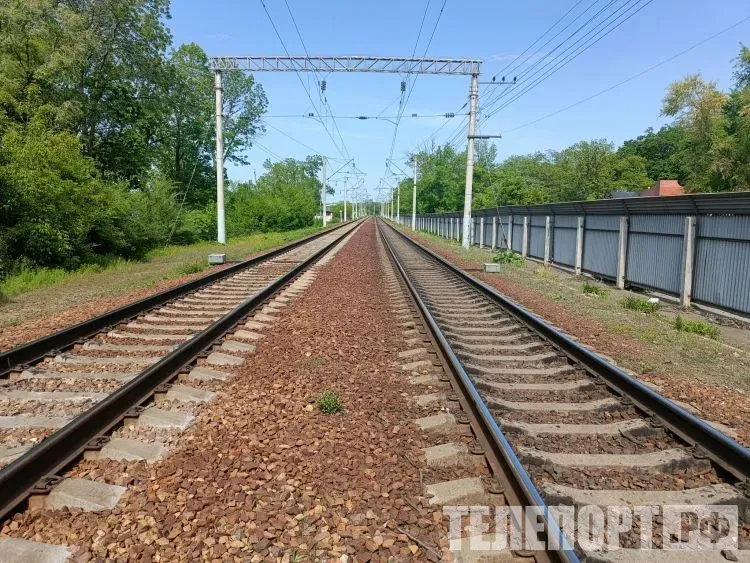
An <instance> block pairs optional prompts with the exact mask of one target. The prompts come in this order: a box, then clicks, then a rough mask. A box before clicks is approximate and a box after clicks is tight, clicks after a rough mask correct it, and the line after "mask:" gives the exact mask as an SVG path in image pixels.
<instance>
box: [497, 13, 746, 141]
mask: <svg viewBox="0 0 750 563" xmlns="http://www.w3.org/2000/svg"><path fill="white" fill-rule="evenodd" d="M747 21H750V16H747V17H746V18H742V19H741V20H740V21H738V22H735V23H733V24H732V25H730V26H729V27H726V28H724V29H722V30H721V31H717V32H716V33H714V34H713V35H710V36H709V37H706V38H705V39H702V40H700V41H698V42H697V43H693V44H692V45H690V46H689V47H687V48H686V49H683V50H682V51H680V52H679V53H675V54H674V55H671V56H669V57H667V58H666V59H663V60H661V61H659V62H658V63H656V64H653V65H651V66H650V67H648V68H645V69H643V70H642V71H640V72H638V73H636V74H633V75H631V76H629V77H628V78H626V79H625V80H621V81H620V82H618V83H616V84H613V85H612V86H609V87H607V88H605V89H604V90H600V91H598V92H597V93H596V94H592V95H591V96H588V97H586V98H583V99H582V100H578V101H577V102H574V103H572V104H570V105H568V106H565V107H564V108H560V109H559V110H556V111H553V112H552V113H548V114H546V115H543V116H542V117H540V118H538V119H535V120H533V121H529V122H528V123H524V124H523V125H519V126H518V127H514V128H513V129H509V130H508V133H511V132H513V131H518V130H519V129H524V128H525V127H530V126H531V125H535V124H537V123H539V122H540V121H543V120H545V119H549V118H550V117H554V116H556V115H558V114H561V113H563V112H565V111H568V110H569V109H572V108H574V107H576V106H580V105H581V104H585V103H586V102H588V101H590V100H593V99H594V98H598V97H599V96H601V95H603V94H606V93H607V92H611V91H612V90H614V89H615V88H619V87H620V86H623V85H624V84H627V83H628V82H632V81H633V80H636V79H637V78H640V77H641V76H643V75H644V74H647V73H649V72H651V71H652V70H656V69H657V68H659V67H661V66H664V65H665V64H667V63H669V62H672V61H673V60H675V59H677V58H679V57H681V56H683V55H686V54H687V53H689V52H690V51H693V50H695V49H697V48H698V47H700V46H702V45H705V44H706V43H708V42H709V41H712V40H713V39H716V38H717V37H719V36H721V35H723V34H725V33H727V32H729V31H731V30H733V29H735V28H736V27H739V26H740V25H742V24H743V23H745V22H747Z"/></svg>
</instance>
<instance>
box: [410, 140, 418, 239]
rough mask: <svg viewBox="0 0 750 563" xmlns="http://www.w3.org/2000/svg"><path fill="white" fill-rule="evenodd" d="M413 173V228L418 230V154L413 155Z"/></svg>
mask: <svg viewBox="0 0 750 563" xmlns="http://www.w3.org/2000/svg"><path fill="white" fill-rule="evenodd" d="M411 160H412V165H413V173H412V185H411V230H412V231H416V230H417V156H416V155H414V156H413V157H412V159H411Z"/></svg>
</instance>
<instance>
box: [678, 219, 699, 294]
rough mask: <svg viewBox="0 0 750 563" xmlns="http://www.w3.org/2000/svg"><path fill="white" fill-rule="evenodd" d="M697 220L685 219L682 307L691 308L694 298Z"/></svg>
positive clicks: (681, 285)
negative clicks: (691, 301)
mask: <svg viewBox="0 0 750 563" xmlns="http://www.w3.org/2000/svg"><path fill="white" fill-rule="evenodd" d="M695 231H696V218H695V217H693V216H689V217H685V234H684V239H683V243H682V283H681V284H680V306H682V307H690V300H691V298H692V296H693V261H694V259H695Z"/></svg>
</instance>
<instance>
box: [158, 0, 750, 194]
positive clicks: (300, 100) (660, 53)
mask: <svg viewBox="0 0 750 563" xmlns="http://www.w3.org/2000/svg"><path fill="white" fill-rule="evenodd" d="M593 1H594V0H584V1H583V2H581V3H580V4H579V6H578V8H577V9H576V10H577V11H574V12H573V14H572V15H575V14H577V13H578V12H580V11H582V10H583V9H584V8H585V7H586V6H588V5H590V4H591V2H593ZM288 2H289V7H290V8H291V11H292V13H293V15H294V17H295V19H296V22H297V25H298V26H299V29H300V32H301V34H302V38H303V39H304V41H305V44H306V46H307V50H308V52H309V53H310V54H311V55H347V54H348V55H382V56H410V55H411V54H412V51H413V50H414V45H415V40H416V36H417V31H418V29H419V24H420V21H421V19H422V15H423V13H424V10H425V6H426V4H427V0H405V1H397V0H379V1H377V2H374V1H370V0H359V1H351V0H349V1H343V0H317V1H311V0H306V1H303V0H288ZM628 2H632V0H616V1H615V2H614V4H612V7H611V8H609V9H610V10H611V9H613V8H614V7H615V6H617V5H618V4H628ZM265 3H266V6H267V8H268V10H269V12H270V14H271V17H272V19H273V21H274V23H275V24H276V26H277V28H278V30H279V33H280V34H281V37H282V39H283V40H284V42H285V43H286V46H287V48H288V50H289V52H290V53H291V54H304V50H303V48H302V45H301V43H300V41H299V38H298V37H297V33H296V31H295V29H294V26H293V24H292V20H291V18H290V16H289V12H288V11H287V7H286V5H285V3H284V0H265ZM575 4H576V0H525V1H515V2H502V1H493V0H477V1H475V2H472V3H469V2H466V1H465V0H462V1H459V0H445V8H444V12H443V15H442V17H441V18H440V21H439V25H438V26H437V28H436V31H435V34H434V38H433V40H432V43H431V44H430V47H429V51H428V52H427V56H428V57H450V58H458V57H466V58H478V59H482V60H483V61H484V62H483V65H482V77H481V79H482V80H489V79H490V77H491V76H492V75H493V74H494V73H496V72H499V71H501V70H502V69H503V67H505V66H506V65H507V64H508V63H509V62H510V61H512V60H513V58H515V57H516V56H517V55H519V54H520V53H522V52H523V51H524V49H526V48H527V47H529V45H530V44H531V43H533V42H534V40H536V39H537V37H538V36H539V35H541V34H542V33H543V32H544V31H545V30H547V28H549V26H551V25H552V24H553V23H554V22H555V21H556V20H557V19H558V18H560V17H561V16H562V15H563V14H564V13H565V12H567V11H568V10H569V9H570V8H571V7H573V6H574V5H575ZM606 4H607V2H605V1H604V0H602V1H600V3H599V4H598V5H597V8H593V10H592V12H591V13H593V11H595V10H596V9H598V8H599V7H604V6H605V5H606ZM442 5H443V1H442V0H431V1H430V3H429V9H428V13H427V17H426V21H425V24H424V30H423V34H422V37H421V40H420V43H419V46H418V47H417V50H416V53H417V56H421V55H422V54H423V53H424V49H425V47H426V45H427V41H428V39H429V36H430V34H431V33H432V30H433V29H434V26H435V22H436V19H437V17H438V13H439V11H440V8H441V6H442ZM748 16H750V2H748V0H713V1H710V2H709V1H707V0H654V1H653V2H651V3H650V4H648V5H647V6H646V7H645V8H644V9H643V10H642V11H640V12H639V13H638V14H636V15H635V16H634V17H633V18H632V19H630V20H629V21H627V22H625V23H624V24H623V25H622V26H621V27H619V28H618V29H616V30H615V31H613V32H612V33H611V34H609V35H607V36H606V37H604V39H603V40H602V41H600V42H599V43H597V44H596V45H594V46H593V47H592V48H591V49H589V50H587V51H586V52H584V53H583V54H582V55H581V56H580V57H578V58H577V59H575V60H574V61H572V62H571V63H570V64H569V65H567V66H566V67H565V68H563V69H561V70H560V71H559V72H558V73H557V74H555V75H554V76H552V77H550V78H549V79H547V80H546V81H544V82H543V83H541V84H540V85H539V86H538V87H536V88H535V89H534V90H532V91H530V92H529V93H527V94H525V95H524V96H522V97H521V98H519V99H518V101H516V102H514V103H512V104H511V105H509V106H508V107H507V108H506V109H504V110H502V111H500V112H498V113H497V114H496V115H495V116H494V117H492V118H491V119H489V121H487V122H486V123H485V124H484V125H483V126H482V128H481V131H482V132H483V133H493V134H494V133H501V134H503V138H502V139H501V140H499V141H498V142H497V147H498V153H499V157H500V158H504V157H507V156H509V155H512V154H524V153H530V152H535V151H538V150H547V149H561V148H564V147H566V146H568V145H570V144H573V143H575V142H577V141H579V140H586V139H594V138H597V139H598V138H606V139H608V140H611V141H613V142H615V143H617V144H619V143H622V141H623V140H626V139H629V138H632V137H634V136H637V135H639V134H640V133H642V132H643V131H644V130H645V129H646V128H647V127H649V126H653V127H655V128H658V127H659V126H661V125H662V124H664V123H665V120H664V119H662V118H660V117H659V110H660V105H661V99H662V97H663V95H664V91H665V89H666V87H667V86H668V85H669V83H670V82H673V81H675V80H679V79H680V78H682V77H684V76H685V75H686V74H689V73H701V74H702V75H703V76H704V77H705V78H706V79H710V80H715V81H716V82H717V83H718V85H719V86H720V87H721V88H724V89H726V88H728V87H729V85H730V84H731V74H732V62H731V59H732V58H733V57H735V56H736V54H737V52H738V50H739V43H740V42H741V41H743V42H744V43H745V44H750V21H745V22H744V23H743V24H741V25H740V26H738V27H736V28H734V29H733V30H731V31H729V32H727V33H725V34H723V35H721V36H720V37H717V38H715V39H713V40H711V41H710V42H708V43H706V44H705V45H702V46H701V47H699V48H697V49H695V50H693V51H692V52H690V53H689V54H686V55H684V56H682V57H679V58H677V59H676V60H673V61H671V62H669V63H668V64H665V65H664V66H661V67H660V68H658V69H656V70H654V71H652V72H649V73H647V74H645V75H644V76H642V77H640V78H638V79H636V80H633V81H632V82H629V83H627V84H625V85H623V86H621V87H618V88H616V89H614V90H613V91H611V92H609V93H606V94H604V95H602V96H600V97H598V98H596V99H594V100H591V101H589V102H587V103H584V104H581V105H579V106H577V107H575V108H572V109H570V110H567V111H564V112H562V113H560V114H559V115H556V116H554V117H551V118H549V119H545V120H542V121H540V122H539V123H536V124H534V125H531V126H528V127H522V128H520V129H516V128H518V127H520V126H522V125H524V124H527V123H529V122H531V121H534V120H536V119H538V118H540V117H542V116H544V115H546V114H549V113H551V112H554V111H556V110H558V109H561V108H563V107H566V106H568V105H570V104H572V103H575V102H577V101H579V100H581V99H583V98H586V97H587V96H590V95H591V94H593V93H596V92H598V91H600V90H603V89H605V88H608V87H609V86H612V85H613V84H615V83H617V82H619V81H621V80H623V79H625V78H627V77H629V76H631V75H633V74H636V73H638V72H640V71H642V70H644V69H646V68H647V67H649V66H651V65H653V64H655V63H657V62H659V61H661V60H663V59H666V58H667V57H670V56H672V55H674V54H676V53H677V52H679V51H681V50H683V49H685V48H687V47H689V46H690V45H692V44H693V43H696V42H698V41H700V40H702V39H704V38H706V37H708V36H710V35H712V34H713V33H715V32H718V31H720V30H722V29H724V28H726V27H729V26H730V25H732V24H734V23H736V22H738V21H740V20H741V19H743V18H746V17H748ZM569 19H570V18H569ZM581 21H583V20H581ZM169 26H170V28H171V29H172V33H173V35H174V39H175V42H176V43H177V44H179V43H185V42H191V41H193V42H196V43H198V44H199V45H201V47H203V49H204V50H205V51H206V52H207V53H208V54H209V55H279V54H284V50H283V48H282V45H281V43H280V42H279V39H278V37H277V36H276V34H275V33H274V31H273V28H272V27H271V24H270V22H269V20H268V17H267V16H266V13H265V12H264V10H263V6H262V4H261V2H260V0H245V1H244V2H240V1H230V0H212V1H211V2H205V1H199V0H173V4H172V19H171V21H170V22H169ZM571 29H573V28H571ZM562 37H564V35H563V36H560V38H562ZM545 40H546V39H545ZM558 41H559V39H558ZM555 43H556V42H555ZM553 44H554V43H553ZM543 52H544V50H542V53H543ZM522 70H523V69H519V70H517V71H516V72H518V73H521V72H522ZM302 78H303V79H304V80H305V82H306V83H307V81H308V76H305V75H302ZM309 78H310V85H311V87H312V88H313V90H312V93H313V99H314V100H316V102H317V99H318V98H317V94H316V93H315V90H314V88H315V85H314V83H313V82H312V77H311V76H310V77H309ZM256 79H257V80H258V81H259V82H260V83H261V84H263V87H264V88H265V90H266V94H267V96H268V99H269V111H268V114H269V115H271V116H273V115H288V114H294V115H302V114H306V113H307V112H309V111H312V108H311V106H310V101H309V99H308V97H307V94H306V93H305V91H304V89H303V87H302V86H301V85H300V82H299V80H298V78H297V77H296V76H295V75H294V74H293V73H263V74H257V75H256ZM401 80H402V77H401V76H399V75H397V74H346V75H344V74H330V75H328V76H327V77H326V81H327V92H326V94H327V98H328V101H329V103H330V106H331V108H332V109H333V112H334V115H337V116H342V117H343V116H356V115H376V114H378V113H380V112H381V111H382V110H383V109H384V108H386V106H388V104H389V103H391V102H393V101H394V100H396V99H397V98H398V96H399V89H400V82H401ZM522 82H523V81H522ZM527 84H528V82H527ZM495 88H497V87H495ZM468 89H469V79H468V77H465V76H438V77H434V76H427V75H425V76H420V77H419V78H418V79H417V81H416V83H415V85H414V88H413V92H412V94H411V97H410V100H409V103H408V106H407V108H406V110H405V117H404V118H403V119H402V121H401V124H400V127H399V130H398V135H397V137H396V144H395V151H394V158H403V157H404V156H405V155H406V154H407V153H408V152H409V151H410V150H412V149H413V148H414V147H415V146H417V145H418V144H420V143H422V142H423V141H424V140H425V139H426V138H427V137H429V136H430V135H431V134H432V133H433V132H434V131H435V130H436V129H437V128H438V127H440V126H441V125H443V124H444V123H445V121H446V120H445V118H442V117H428V118H418V119H413V118H410V117H408V116H410V115H411V114H412V113H417V114H419V115H432V114H444V113H445V112H455V111H456V110H458V109H459V108H460V107H461V106H462V105H463V104H464V102H465V101H466V100H467V96H468ZM510 93H511V92H509V94H510ZM490 95H491V90H490V89H488V88H480V108H481V106H482V101H483V100H484V101H486V100H488V99H489V97H490ZM397 109H398V103H396V104H394V105H393V106H392V107H391V108H390V110H388V111H386V112H385V113H384V114H383V115H385V116H388V115H395V114H396V110H397ZM268 122H269V123H270V125H272V126H274V127H276V128H278V129H280V130H282V131H283V132H285V133H287V134H288V135H290V136H291V137H294V138H296V139H298V140H299V141H301V142H302V143H304V144H305V145H308V146H309V147H311V148H314V149H315V150H316V151H317V152H319V153H321V154H325V155H328V156H330V157H332V158H338V159H343V156H342V154H340V152H339V151H337V149H336V147H334V145H333V143H332V142H331V140H330V138H329V136H328V134H327V133H326V131H325V129H324V128H323V126H322V125H321V124H320V123H319V122H317V121H315V120H312V119H308V118H282V117H269V118H268ZM327 122H328V125H329V128H330V129H331V130H333V126H332V123H331V120H327ZM459 124H460V117H456V118H455V119H453V120H451V122H450V123H448V124H446V125H445V127H443V128H442V129H440V131H439V133H438V135H437V137H436V140H437V141H438V142H444V141H445V140H447V139H448V138H449V137H450V136H451V134H452V133H453V131H454V130H456V127H458V126H459ZM337 125H338V127H339V130H340V132H341V135H342V136H343V139H344V143H345V145H346V149H347V150H348V152H349V153H350V154H351V156H352V158H354V159H355V162H356V164H357V167H358V168H359V169H361V170H363V171H365V172H367V176H366V177H365V180H364V185H365V186H366V187H367V188H368V189H369V191H370V195H371V196H377V194H376V193H375V192H374V188H375V187H376V186H377V184H378V182H379V180H380V179H381V178H382V176H383V174H384V171H385V159H386V158H387V157H388V155H389V152H390V147H391V141H392V138H393V131H394V126H393V124H392V123H390V122H388V121H384V120H367V121H361V120H353V119H343V118H340V119H338V120H337ZM514 129H516V130H514ZM334 135H335V133H334ZM258 141H259V142H260V143H261V144H262V145H263V146H264V147H265V148H266V149H267V150H268V151H270V152H271V153H273V154H274V155H278V156H280V157H287V156H292V157H296V158H304V156H305V155H307V154H310V153H311V152H312V151H311V150H309V148H306V147H303V146H301V145H300V144H298V143H295V142H293V141H292V140H290V139H289V138H288V137H286V136H284V135H282V134H281V133H279V132H277V131H275V130H274V129H272V128H270V127H269V128H268V132H267V133H266V134H265V135H264V136H263V137H262V138H260V139H258ZM461 142H462V143H465V140H462V141H461ZM266 158H269V154H268V153H267V152H265V151H264V150H263V149H261V148H260V147H259V146H255V147H253V149H252V150H251V151H250V160H251V161H252V166H249V167H248V166H243V167H235V166H230V167H229V168H228V170H229V175H230V178H231V179H233V180H243V179H248V178H253V176H254V174H256V173H257V174H260V173H261V171H262V162H263V161H264V160H265V159H266ZM271 158H274V157H271ZM342 163H343V160H332V161H331V167H338V166H340V165H341V164H342ZM402 166H403V167H404V168H406V166H405V165H403V164H402Z"/></svg>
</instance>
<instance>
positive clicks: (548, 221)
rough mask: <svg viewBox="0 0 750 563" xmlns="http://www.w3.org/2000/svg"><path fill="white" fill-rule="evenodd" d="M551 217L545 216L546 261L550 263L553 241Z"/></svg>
mask: <svg viewBox="0 0 750 563" xmlns="http://www.w3.org/2000/svg"><path fill="white" fill-rule="evenodd" d="M551 219H552V218H551V217H550V216H549V215H547V216H546V217H545V218H544V263H545V265H546V264H549V258H550V251H551V250H552V249H551V243H552V228H551V227H552V221H551Z"/></svg>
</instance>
